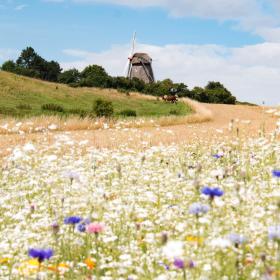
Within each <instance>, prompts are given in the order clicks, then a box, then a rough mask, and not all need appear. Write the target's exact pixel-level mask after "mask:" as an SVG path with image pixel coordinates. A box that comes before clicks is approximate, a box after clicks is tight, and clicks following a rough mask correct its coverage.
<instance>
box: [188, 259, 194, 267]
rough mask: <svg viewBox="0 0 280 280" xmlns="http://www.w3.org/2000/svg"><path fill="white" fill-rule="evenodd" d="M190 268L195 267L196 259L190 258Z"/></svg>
mask: <svg viewBox="0 0 280 280" xmlns="http://www.w3.org/2000/svg"><path fill="white" fill-rule="evenodd" d="M188 266H189V268H194V267H195V263H194V261H192V260H190V261H189V263H188Z"/></svg>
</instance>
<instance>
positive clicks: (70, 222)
mask: <svg viewBox="0 0 280 280" xmlns="http://www.w3.org/2000/svg"><path fill="white" fill-rule="evenodd" d="M82 220H83V219H82V218H81V217H78V216H70V217H67V218H65V219H64V224H66V225H75V224H78V223H79V222H81V221H82Z"/></svg>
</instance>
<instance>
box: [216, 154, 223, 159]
mask: <svg viewBox="0 0 280 280" xmlns="http://www.w3.org/2000/svg"><path fill="white" fill-rule="evenodd" d="M223 156H224V155H223V154H215V155H213V158H217V159H219V158H221V157H223Z"/></svg>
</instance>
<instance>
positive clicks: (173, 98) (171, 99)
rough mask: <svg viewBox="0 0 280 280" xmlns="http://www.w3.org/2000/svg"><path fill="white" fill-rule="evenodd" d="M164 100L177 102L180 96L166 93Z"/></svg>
mask: <svg viewBox="0 0 280 280" xmlns="http://www.w3.org/2000/svg"><path fill="white" fill-rule="evenodd" d="M162 100H163V101H165V102H171V103H177V102H178V96H177V95H164V96H162Z"/></svg>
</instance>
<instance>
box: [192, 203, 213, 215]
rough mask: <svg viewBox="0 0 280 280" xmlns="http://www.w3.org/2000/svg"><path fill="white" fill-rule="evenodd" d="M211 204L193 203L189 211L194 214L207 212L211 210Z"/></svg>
mask: <svg viewBox="0 0 280 280" xmlns="http://www.w3.org/2000/svg"><path fill="white" fill-rule="evenodd" d="M209 209H210V208H209V206H208V205H204V204H201V203H193V204H192V205H191V206H190V208H189V213H190V214H193V215H199V214H206V213H207V212H208V211H209Z"/></svg>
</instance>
